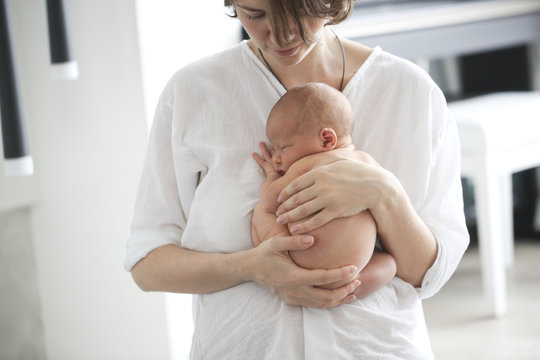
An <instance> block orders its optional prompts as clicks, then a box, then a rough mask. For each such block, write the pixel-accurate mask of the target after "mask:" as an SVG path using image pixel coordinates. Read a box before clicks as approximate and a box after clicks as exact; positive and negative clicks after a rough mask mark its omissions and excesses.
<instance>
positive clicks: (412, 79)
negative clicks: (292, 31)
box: [125, 42, 468, 360]
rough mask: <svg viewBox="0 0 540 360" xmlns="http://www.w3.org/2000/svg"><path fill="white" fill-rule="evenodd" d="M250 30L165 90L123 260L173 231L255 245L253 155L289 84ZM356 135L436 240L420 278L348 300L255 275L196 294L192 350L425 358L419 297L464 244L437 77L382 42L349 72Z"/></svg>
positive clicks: (454, 142) (177, 238)
mask: <svg viewBox="0 0 540 360" xmlns="http://www.w3.org/2000/svg"><path fill="white" fill-rule="evenodd" d="M284 91H285V90H284V89H283V87H282V86H281V85H280V84H279V82H278V81H277V79H276V78H275V77H274V76H273V75H272V74H271V73H270V72H269V71H268V70H267V69H266V67H265V66H264V64H262V63H261V62H260V61H259V60H258V58H257V57H256V56H255V55H254V54H253V52H252V51H251V50H250V48H249V47H248V45H247V43H246V42H242V43H240V44H239V45H237V46H235V47H233V48H231V49H229V50H227V51H224V52H221V53H218V54H215V55H212V56H210V57H208V58H205V59H202V60H199V61H197V62H195V63H193V64H191V65H188V66H187V67H185V68H183V69H181V70H180V71H178V72H177V73H176V74H175V75H174V76H173V78H172V79H171V80H170V82H169V83H168V85H167V86H166V88H165V90H164V91H163V94H162V96H161V98H160V102H159V105H158V107H157V111H156V114H155V120H154V123H153V127H152V131H151V134H150V138H149V144H148V150H147V157H146V161H145V165H144V169H143V174H142V178H141V182H140V185H139V193H138V196H137V202H136V208H135V214H134V218H133V229H132V234H131V236H130V238H129V240H128V243H127V255H126V259H125V267H126V269H127V270H131V268H132V267H133V266H134V265H135V264H136V263H137V261H139V260H140V259H141V258H143V257H145V256H146V255H147V254H148V253H149V252H150V251H151V250H153V249H155V248H157V247H159V246H162V245H165V244H177V245H180V246H182V247H185V248H187V249H191V250H196V251H202V252H222V253H230V252H235V251H239V250H244V249H249V248H251V247H252V243H251V232H250V220H251V215H252V211H253V207H254V205H255V203H256V202H257V200H258V193H259V187H260V185H261V183H262V182H263V180H264V173H263V172H262V170H261V169H260V168H259V166H258V165H257V164H256V163H255V161H254V160H253V159H252V158H251V153H252V152H254V151H257V150H258V143H259V142H260V141H262V140H265V139H266V136H265V124H266V118H267V116H268V114H269V112H270V109H271V108H272V106H273V105H274V104H275V103H276V101H277V100H278V99H279V97H280V96H281V95H283V93H284ZM343 93H344V95H345V96H346V97H347V98H348V99H349V101H350V102H351V104H352V107H353V111H354V116H355V124H354V132H353V143H354V145H355V146H356V148H357V149H360V150H363V151H365V152H367V153H369V154H371V155H372V156H373V157H374V158H375V159H376V160H377V161H378V162H379V163H380V164H381V165H382V166H383V167H384V168H386V169H388V170H390V171H391V172H392V173H393V174H394V175H395V176H396V177H397V178H398V179H399V180H400V182H401V184H402V185H403V187H404V189H405V191H406V192H407V194H408V196H409V198H410V200H411V203H412V205H413V206H414V209H415V210H416V211H417V213H418V214H419V216H420V217H421V218H422V220H423V221H424V222H425V223H426V225H427V226H428V227H429V228H430V230H431V231H432V232H433V234H434V235H435V237H436V239H437V242H438V254H437V259H436V261H435V263H434V264H433V266H432V267H431V268H430V269H429V270H428V272H427V273H426V275H425V278H424V280H423V283H422V286H421V287H420V288H417V289H415V288H414V287H413V286H411V285H410V284H408V283H406V282H404V281H402V280H401V279H399V278H394V279H393V280H392V281H391V282H390V283H388V284H387V285H385V286H384V287H383V288H382V289H380V290H379V291H377V292H376V293H374V294H372V295H370V296H368V297H366V298H364V299H359V300H356V301H354V302H352V303H349V304H346V305H341V306H338V307H335V308H331V309H325V310H317V309H309V308H303V307H299V306H289V305H286V304H285V303H284V302H283V301H282V300H281V299H280V298H279V297H278V296H277V295H275V294H273V293H271V292H270V291H268V290H267V289H265V288H264V287H262V286H260V285H258V284H257V283H254V282H248V283H244V284H241V285H238V286H235V287H233V288H230V289H227V290H223V291H218V292H214V293H211V294H204V295H195V296H194V299H193V312H194V335H193V343H192V349H191V357H192V358H193V359H203V358H204V359H225V358H227V359H304V358H305V359H310V360H311V359H431V358H432V357H433V354H432V352H431V348H430V345H429V339H428V336H427V331H426V326H425V321H424V317H423V310H422V306H421V299H422V298H426V297H429V296H432V295H433V294H435V293H436V292H437V291H438V290H439V289H440V288H441V286H443V284H444V283H445V282H446V281H447V280H448V279H449V277H450V276H451V275H452V273H453V272H454V270H455V269H456V267H457V265H458V262H459V261H460V259H461V256H462V255H463V252H464V251H465V249H466V247H467V244H468V233H467V229H466V227H465V219H464V214H463V203H462V193H461V182H460V172H459V142H458V134H457V128H456V125H455V123H454V121H453V120H452V118H451V117H450V116H449V113H448V109H447V106H446V101H445V99H444V96H443V94H442V93H441V91H440V89H439V88H438V87H437V86H436V85H435V84H434V82H433V81H432V80H431V79H430V77H429V76H428V75H427V74H426V73H425V72H423V71H422V70H421V69H419V68H418V67H417V66H415V65H414V64H412V63H410V62H408V61H406V60H403V59H401V58H398V57H395V56H393V55H391V54H389V53H386V52H384V51H382V50H381V49H380V48H375V49H374V51H373V53H372V54H371V55H370V56H369V58H368V59H367V60H366V61H365V63H364V64H363V65H362V66H361V67H360V69H359V70H358V71H357V72H356V74H355V75H354V76H353V78H352V79H351V80H350V81H349V83H348V84H347V86H346V87H345V89H344V90H343Z"/></svg>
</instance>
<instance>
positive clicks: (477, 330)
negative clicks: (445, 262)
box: [424, 238, 540, 360]
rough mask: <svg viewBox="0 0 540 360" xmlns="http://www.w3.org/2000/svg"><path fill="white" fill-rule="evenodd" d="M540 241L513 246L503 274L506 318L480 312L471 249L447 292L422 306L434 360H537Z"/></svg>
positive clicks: (476, 271)
mask: <svg viewBox="0 0 540 360" xmlns="http://www.w3.org/2000/svg"><path fill="white" fill-rule="evenodd" d="M539 263H540V238H536V239H528V240H527V239H522V240H517V241H516V247H515V264H514V266H513V267H512V268H510V269H509V270H508V272H507V277H508V278H507V281H508V283H507V287H508V289H507V290H508V312H507V314H506V315H505V316H503V317H501V318H498V319H493V318H490V317H489V316H488V315H487V312H486V310H485V309H484V298H483V293H482V283H481V274H480V261H479V255H478V246H477V245H476V244H474V243H473V244H472V245H471V246H470V247H469V249H468V250H467V252H466V253H465V256H464V258H463V260H462V262H461V263H460V265H459V267H458V270H457V271H456V273H455V274H454V276H453V277H452V278H451V279H450V281H449V282H448V283H447V284H446V286H445V287H444V288H443V289H442V290H441V291H440V292H439V293H438V294H437V295H435V296H434V297H433V298H431V299H428V300H426V301H425V302H424V310H425V316H426V321H427V324H428V329H429V333H430V337H431V342H432V347H433V351H434V353H435V359H437V360H445V359H451V360H456V359H457V360H468V359H471V360H473V359H474V360H481V359H489V360H499V359H500V360H502V359H504V360H506V359H509V360H510V359H511V360H539V359H540V271H539Z"/></svg>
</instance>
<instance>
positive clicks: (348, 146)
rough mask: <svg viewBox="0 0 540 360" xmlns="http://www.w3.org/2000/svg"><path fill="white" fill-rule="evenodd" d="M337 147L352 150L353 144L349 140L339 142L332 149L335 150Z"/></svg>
mask: <svg viewBox="0 0 540 360" xmlns="http://www.w3.org/2000/svg"><path fill="white" fill-rule="evenodd" d="M337 149H347V150H351V151H354V144H353V143H351V142H349V141H347V142H345V141H344V142H339V143H338V144H337V145H336V147H335V148H334V149H333V150H337Z"/></svg>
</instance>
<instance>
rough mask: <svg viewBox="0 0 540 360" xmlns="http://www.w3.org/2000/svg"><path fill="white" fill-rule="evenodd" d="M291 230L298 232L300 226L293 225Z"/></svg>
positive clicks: (292, 232) (293, 232)
mask: <svg viewBox="0 0 540 360" xmlns="http://www.w3.org/2000/svg"><path fill="white" fill-rule="evenodd" d="M289 231H290V232H291V234H296V233H297V232H298V231H299V229H298V226H293V227H292V228H291V229H290V230H289Z"/></svg>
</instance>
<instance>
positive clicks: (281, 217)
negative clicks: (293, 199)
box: [276, 216, 285, 224]
mask: <svg viewBox="0 0 540 360" xmlns="http://www.w3.org/2000/svg"><path fill="white" fill-rule="evenodd" d="M276 221H277V223H278V224H284V223H285V219H284V218H283V216H278V218H277V220H276Z"/></svg>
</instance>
